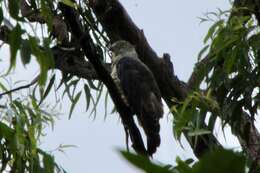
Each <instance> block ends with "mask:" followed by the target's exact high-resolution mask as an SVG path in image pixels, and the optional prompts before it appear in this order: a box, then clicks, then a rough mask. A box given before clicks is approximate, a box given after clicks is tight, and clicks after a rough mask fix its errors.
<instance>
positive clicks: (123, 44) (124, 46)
mask: <svg viewBox="0 0 260 173" xmlns="http://www.w3.org/2000/svg"><path fill="white" fill-rule="evenodd" d="M110 50H111V51H112V61H113V60H115V59H118V58H122V57H124V56H129V57H134V58H137V53H136V51H135V47H134V46H133V45H132V44H131V43H129V42H128V41H125V40H119V41H116V42H115V43H113V44H112V45H111V46H110Z"/></svg>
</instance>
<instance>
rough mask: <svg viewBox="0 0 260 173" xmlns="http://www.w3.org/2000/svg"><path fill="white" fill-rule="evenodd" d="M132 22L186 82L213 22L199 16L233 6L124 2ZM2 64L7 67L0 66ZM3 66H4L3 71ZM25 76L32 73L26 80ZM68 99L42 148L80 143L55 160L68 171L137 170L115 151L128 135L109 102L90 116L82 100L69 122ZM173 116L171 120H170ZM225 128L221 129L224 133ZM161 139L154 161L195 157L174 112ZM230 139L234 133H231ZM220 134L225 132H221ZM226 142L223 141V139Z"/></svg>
mask: <svg viewBox="0 0 260 173" xmlns="http://www.w3.org/2000/svg"><path fill="white" fill-rule="evenodd" d="M121 2H122V3H123V5H124V7H125V8H126V9H127V11H128V12H129V14H130V16H131V17H132V18H133V21H134V22H135V23H136V24H137V25H138V26H139V27H140V28H141V29H143V30H144V33H145V35H146V37H147V39H148V41H149V43H150V44H151V46H152V47H153V48H154V50H155V51H156V52H157V53H158V55H162V54H163V53H164V52H167V53H170V55H171V57H172V62H173V64H174V70H175V73H176V74H177V75H178V77H179V79H181V80H184V81H186V80H187V79H188V77H189V75H190V74H191V72H192V69H193V66H194V63H195V62H196V59H197V55H198V52H199V51H200V50H201V48H202V47H203V44H202V40H203V37H204V36H205V34H206V32H207V29H208V27H209V26H210V24H211V23H204V24H199V22H200V20H199V19H198V17H202V16H203V14H204V13H206V12H211V11H216V9H217V8H220V9H223V10H226V9H228V8H229V7H230V4H229V1H227V0H208V1H206V0H196V1H195V0H194V1H191V0H182V1H177V0H162V1H151V0H131V1H130V0H121ZM0 66H2V65H1V64H0ZM2 68H3V67H1V69H2ZM27 70H28V71H25V70H24V69H21V68H20V69H19V68H18V71H20V72H21V73H20V72H19V73H17V74H16V75H17V76H16V77H17V79H18V78H21V79H25V80H28V81H30V80H31V77H29V76H31V74H34V75H35V74H36V72H37V69H36V70H35V69H30V68H27ZM24 76H28V77H27V78H24ZM68 104H69V103H68V101H67V100H66V99H65V100H64V104H63V108H62V113H63V115H62V116H60V120H57V121H56V123H55V127H54V130H53V131H52V130H51V129H46V134H47V136H46V137H44V139H43V140H42V147H43V148H44V149H46V150H54V149H55V148H57V147H58V146H59V145H60V144H64V145H66V144H71V145H76V146H77V147H76V148H68V149H66V150H65V151H66V154H63V153H61V152H58V151H55V152H53V154H54V155H55V158H56V161H57V163H58V164H60V165H62V166H63V167H64V168H65V170H67V172H68V173H83V172H84V173H86V172H95V173H101V172H109V173H110V172H111V173H122V172H124V173H136V172H140V171H138V170H137V169H136V168H133V167H132V166H131V165H129V164H128V163H127V162H126V161H125V160H123V159H122V158H121V156H120V155H119V154H118V152H117V151H116V149H117V148H125V133H124V130H123V126H122V125H121V123H120V121H119V119H118V116H117V115H115V114H112V115H108V117H107V119H106V120H105V121H104V109H103V108H104V105H103V104H100V106H99V108H98V114H97V118H96V119H95V120H93V118H89V116H88V114H89V113H88V112H87V113H86V112H84V110H85V102H84V99H82V100H81V101H80V103H79V105H78V106H77V107H76V110H75V111H74V114H73V115H72V118H71V120H68V113H69V109H68V107H69V106H68ZM169 117H170V118H169ZM220 133H221V130H219V135H220ZM161 136H162V143H161V146H160V148H159V149H158V152H157V153H156V154H155V156H154V159H155V160H158V161H160V162H162V163H165V164H174V162H175V159H176V156H180V157H181V158H183V159H187V158H190V157H193V154H192V152H191V150H190V148H189V147H188V146H187V145H186V143H185V142H183V145H184V148H181V146H180V144H179V143H177V142H176V140H175V139H174V137H173V134H172V121H171V115H168V120H167V112H166V111H165V115H164V119H163V120H162V121H161ZM228 137H229V136H228ZM220 138H221V135H220ZM223 141H224V140H223ZM223 143H224V144H225V146H227V147H237V146H238V144H237V142H236V141H235V140H231V142H230V141H229V143H228V144H227V143H225V141H224V142H223Z"/></svg>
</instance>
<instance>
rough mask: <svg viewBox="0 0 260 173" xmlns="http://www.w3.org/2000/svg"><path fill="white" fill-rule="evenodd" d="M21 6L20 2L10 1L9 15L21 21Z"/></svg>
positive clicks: (16, 0) (17, 0)
mask: <svg viewBox="0 0 260 173" xmlns="http://www.w3.org/2000/svg"><path fill="white" fill-rule="evenodd" d="M19 4H20V0H8V9H9V13H10V15H11V16H12V17H13V18H14V19H19V17H18V14H19Z"/></svg>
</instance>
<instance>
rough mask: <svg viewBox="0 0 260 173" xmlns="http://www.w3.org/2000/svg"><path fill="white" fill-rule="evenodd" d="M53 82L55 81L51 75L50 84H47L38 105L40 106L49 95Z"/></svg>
mask: <svg viewBox="0 0 260 173" xmlns="http://www.w3.org/2000/svg"><path fill="white" fill-rule="evenodd" d="M54 81H55V75H53V76H52V77H51V80H50V82H49V84H48V86H47V88H46V90H45V91H44V93H43V97H42V98H41V101H40V103H39V105H40V104H41V103H42V102H43V101H44V99H45V98H46V97H47V96H48V94H49V92H50V90H51V88H52V86H53V84H54Z"/></svg>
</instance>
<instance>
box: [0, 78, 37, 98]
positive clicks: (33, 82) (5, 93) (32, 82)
mask: <svg viewBox="0 0 260 173" xmlns="http://www.w3.org/2000/svg"><path fill="white" fill-rule="evenodd" d="M38 79H39V75H38V76H37V77H36V78H34V79H33V80H32V81H31V83H29V84H27V85H23V86H20V87H17V88H14V89H12V90H9V91H6V92H3V93H0V98H2V97H3V96H4V95H7V94H11V93H13V92H16V91H19V90H22V89H26V88H29V87H31V86H32V85H34V84H36V83H37V81H38Z"/></svg>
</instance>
